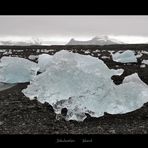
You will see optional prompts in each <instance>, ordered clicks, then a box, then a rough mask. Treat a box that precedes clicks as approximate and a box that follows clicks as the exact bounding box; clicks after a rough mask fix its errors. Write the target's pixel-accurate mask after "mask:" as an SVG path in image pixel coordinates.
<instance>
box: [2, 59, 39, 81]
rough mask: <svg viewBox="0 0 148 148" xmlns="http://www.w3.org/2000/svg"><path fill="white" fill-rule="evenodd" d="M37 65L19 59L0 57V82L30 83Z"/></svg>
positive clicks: (35, 72)
mask: <svg viewBox="0 0 148 148" xmlns="http://www.w3.org/2000/svg"><path fill="white" fill-rule="evenodd" d="M38 69H39V68H38V65H37V64H36V63H34V62H31V61H29V60H27V59H23V58H19V57H2V58H1V59H0V82H3V83H23V82H30V81H31V80H32V79H33V78H34V77H35V76H36V74H37V71H38Z"/></svg>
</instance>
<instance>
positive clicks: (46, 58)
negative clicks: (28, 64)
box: [38, 54, 52, 72]
mask: <svg viewBox="0 0 148 148" xmlns="http://www.w3.org/2000/svg"><path fill="white" fill-rule="evenodd" d="M51 61H52V56H51V55H49V54H41V55H39V58H38V65H39V67H40V69H39V71H40V72H44V71H45V70H46V69H47V67H48V65H49V64H50V63H51Z"/></svg>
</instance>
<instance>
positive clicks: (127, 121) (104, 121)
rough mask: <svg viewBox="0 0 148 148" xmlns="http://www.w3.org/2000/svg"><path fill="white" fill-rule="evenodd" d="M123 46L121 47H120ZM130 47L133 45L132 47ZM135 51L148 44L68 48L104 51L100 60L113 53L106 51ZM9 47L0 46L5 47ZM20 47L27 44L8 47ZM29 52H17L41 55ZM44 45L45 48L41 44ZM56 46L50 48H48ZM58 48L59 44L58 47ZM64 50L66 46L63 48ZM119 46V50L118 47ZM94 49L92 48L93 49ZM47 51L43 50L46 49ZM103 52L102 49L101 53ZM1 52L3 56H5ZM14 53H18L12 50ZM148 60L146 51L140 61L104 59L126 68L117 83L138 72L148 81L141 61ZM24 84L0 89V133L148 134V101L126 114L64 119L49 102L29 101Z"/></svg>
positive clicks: (147, 68)
mask: <svg viewBox="0 0 148 148" xmlns="http://www.w3.org/2000/svg"><path fill="white" fill-rule="evenodd" d="M118 46H120V48H119V47H118ZM130 46H131V47H130ZM127 47H128V50H134V49H135V50H136V52H137V51H141V50H145V51H146V49H148V45H129V46H128V45H126V48H125V45H123V46H121V45H117V46H116V45H114V46H113V45H112V46H106V47H101V46H97V47H95V48H94V47H93V46H92V47H89V48H88V47H83V46H77V47H76V46H75V47H68V46H65V48H68V49H69V50H72V48H73V51H74V52H78V53H81V54H84V51H85V50H86V49H87V50H89V51H90V53H89V54H90V55H92V56H94V57H97V54H98V53H96V52H93V51H94V50H96V49H99V48H100V49H99V50H100V51H101V55H100V59H101V57H102V56H103V55H105V56H110V55H109V52H108V51H107V50H115V51H118V50H125V49H127ZM4 48H7V50H8V47H0V49H4ZM12 48H15V49H21V48H25V49H27V47H9V49H12ZM30 48H31V49H32V50H29V49H28V50H29V52H26V51H24V52H22V53H21V52H18V53H17V54H19V56H20V57H21V56H22V57H27V56H28V55H35V54H40V53H41V52H39V53H36V52H35V51H36V49H37V48H41V47H36V48H35V50H33V49H34V47H30ZM42 48H44V47H42ZM49 48H50V49H53V47H51V46H50V47H48V50H49ZM58 48H59V47H58ZM60 48H61V49H63V48H64V46H63V48H62V47H60ZM117 48H118V50H117ZM91 49H93V50H91ZM56 51H57V49H56V47H54V50H53V51H50V52H48V53H49V54H54V53H55V52H56ZM43 53H44V51H43ZM99 53H100V52H99ZM2 55H3V54H2V53H1V57H2ZM12 55H16V54H15V53H13V52H12ZM142 59H148V55H146V54H143V56H142V57H141V58H140V59H139V61H138V63H132V64H123V63H116V62H114V61H112V59H102V60H103V61H104V62H105V63H106V65H107V66H108V67H109V68H114V69H117V67H116V65H118V68H123V69H124V70H125V71H124V73H123V74H122V75H121V76H114V77H112V79H113V80H114V82H115V84H117V85H118V84H120V83H122V80H123V78H124V77H125V76H127V75H130V74H132V73H135V72H137V73H138V75H139V77H140V78H141V80H142V81H144V82H145V83H146V84H148V66H146V67H145V68H140V65H141V60H142ZM27 85H28V84H27V83H25V84H17V85H16V86H14V87H12V88H9V89H7V90H3V91H0V134H147V133H148V103H146V104H144V105H143V107H141V108H140V109H138V110H136V111H133V112H130V113H126V114H122V115H120V114H117V115H110V114H107V113H105V115H104V116H103V117H100V118H92V117H89V116H88V117H87V118H86V119H85V120H84V122H77V121H65V120H64V119H60V120H56V115H55V113H54V111H53V108H52V106H50V105H49V104H48V103H45V104H41V103H40V102H38V101H37V100H30V99H29V98H27V97H25V96H24V95H23V93H22V92H21V90H22V89H24V88H26V87H27Z"/></svg>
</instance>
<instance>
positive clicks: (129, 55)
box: [112, 50, 137, 63]
mask: <svg viewBox="0 0 148 148" xmlns="http://www.w3.org/2000/svg"><path fill="white" fill-rule="evenodd" d="M112 58H113V61H116V62H120V63H128V62H131V63H132V62H137V58H136V55H135V52H134V51H131V50H126V51H124V52H123V53H119V52H116V53H115V54H112Z"/></svg>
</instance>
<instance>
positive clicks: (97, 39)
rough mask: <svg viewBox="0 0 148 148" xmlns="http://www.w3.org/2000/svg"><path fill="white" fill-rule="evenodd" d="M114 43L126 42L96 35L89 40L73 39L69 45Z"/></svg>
mask: <svg viewBox="0 0 148 148" xmlns="http://www.w3.org/2000/svg"><path fill="white" fill-rule="evenodd" d="M112 44H124V43H123V42H120V41H118V40H115V39H112V38H110V37H108V36H96V37H94V38H92V39H91V40H88V41H78V40H75V39H73V38H72V39H71V40H70V41H69V42H68V43H67V45H112Z"/></svg>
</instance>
